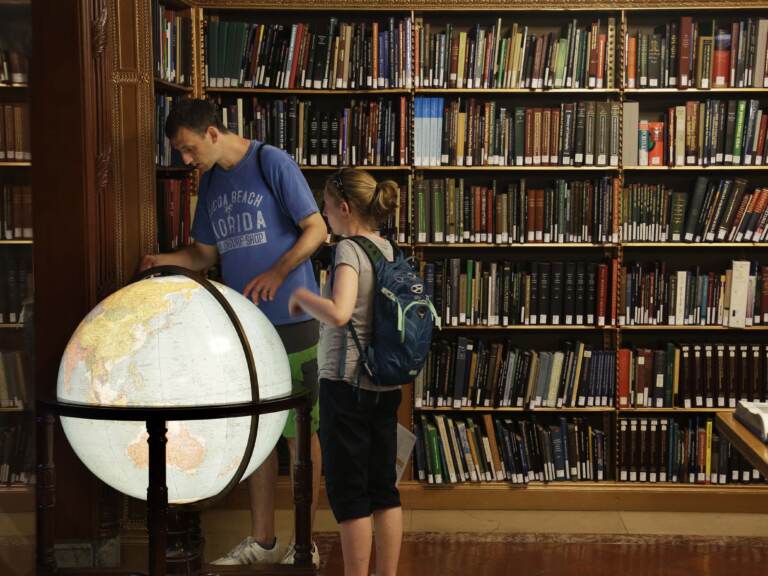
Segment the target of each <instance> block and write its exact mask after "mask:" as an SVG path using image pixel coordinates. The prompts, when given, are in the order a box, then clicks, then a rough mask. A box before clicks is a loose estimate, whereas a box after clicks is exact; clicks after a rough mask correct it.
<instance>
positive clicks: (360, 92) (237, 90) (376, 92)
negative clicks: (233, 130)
mask: <svg viewBox="0 0 768 576" xmlns="http://www.w3.org/2000/svg"><path fill="white" fill-rule="evenodd" d="M204 90H205V92H206V93H211V94H265V95H270V94H274V95H291V94H313V95H321V96H333V95H338V96H365V95H370V96H381V95H385V94H386V95H400V96H407V95H409V94H411V90H409V89H407V88H338V89H315V88H245V87H239V86H238V87H234V88H217V87H212V86H206V87H205V88H204Z"/></svg>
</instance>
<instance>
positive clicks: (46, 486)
mask: <svg viewBox="0 0 768 576" xmlns="http://www.w3.org/2000/svg"><path fill="white" fill-rule="evenodd" d="M158 275H160V276H165V275H182V276H186V277H188V278H190V279H192V280H194V281H195V282H197V283H198V284H200V285H201V286H202V287H203V288H204V289H205V290H206V291H207V292H208V293H209V294H210V295H211V296H212V297H213V298H214V299H215V300H216V301H217V302H218V303H219V304H220V305H221V307H222V308H223V309H224V312H225V313H226V314H227V316H228V317H229V320H230V322H231V323H232V326H233V327H234V328H235V330H236V332H237V336H238V339H239V340H240V343H241V345H242V347H243V353H244V355H245V360H246V364H247V366H248V374H249V376H250V384H251V398H252V401H250V402H241V403H234V404H215V405H207V406H200V405H195V406H131V407H115V406H101V405H94V404H82V403H77V402H66V401H61V400H51V399H41V400H40V401H39V402H38V412H37V414H38V418H37V422H38V454H37V479H38V484H37V496H38V512H37V520H38V542H37V564H38V569H39V570H40V571H41V573H43V574H46V573H50V571H51V570H53V571H54V572H55V561H54V556H53V552H52V550H53V532H52V524H51V523H50V522H49V519H48V516H49V515H50V512H51V511H52V510H53V508H54V505H55V492H54V487H53V479H54V468H53V458H52V451H53V443H52V440H53V418H52V415H59V416H66V417H71V418H84V419H96V420H117V421H144V422H146V427H147V435H148V438H147V444H148V446H149V460H148V468H149V485H148V487H147V530H148V532H149V574H150V576H165V574H166V573H167V572H166V554H167V552H168V548H167V544H168V487H167V486H166V450H165V449H166V443H167V438H166V432H167V430H166V422H169V421H180V420H181V421H184V420H215V419H218V418H231V417H236V416H251V428H250V433H249V436H248V442H247V445H246V449H245V450H244V454H243V457H242V458H241V460H240V464H239V466H238V468H237V470H236V472H235V474H234V475H233V476H232V478H231V479H230V481H229V483H228V484H227V486H226V487H225V488H224V489H223V490H222V491H221V493H220V494H218V495H217V496H214V497H213V498H209V499H207V500H204V501H202V502H197V503H196V505H197V506H201V505H203V506H204V505H207V504H211V503H212V502H214V501H216V500H218V499H220V498H221V497H223V496H224V495H225V494H226V493H228V492H229V491H230V490H231V489H232V488H233V487H234V486H235V485H237V484H238V483H239V482H240V480H241V479H242V477H243V474H244V472H245V470H246V468H247V465H248V463H249V462H250V459H251V454H252V451H253V447H254V445H255V442H256V433H257V430H258V423H259V416H260V415H261V414H269V413H273V412H281V411H285V410H288V409H290V408H294V409H295V412H296V462H295V463H294V491H293V493H294V510H295V531H296V552H295V556H294V562H295V564H294V565H280V566H279V567H269V570H270V573H275V572H280V573H291V574H314V573H315V570H314V567H313V565H312V561H311V554H310V546H311V543H310V540H311V526H310V518H311V516H310V506H311V498H312V497H311V494H312V462H311V457H310V411H311V409H312V406H311V396H310V394H309V390H307V389H306V388H304V387H302V386H298V387H294V389H293V391H292V393H291V394H290V395H286V396H281V397H277V398H270V399H267V400H261V399H260V398H259V386H258V378H257V374H256V366H255V363H254V360H253V354H252V353H251V347H250V344H249V342H248V337H247V336H246V334H245V331H244V330H243V327H242V325H241V324H240V321H239V319H238V317H237V315H236V314H235V312H234V310H233V309H232V307H231V305H230V304H229V302H228V301H227V300H226V298H225V297H224V296H223V295H222V293H221V292H220V291H219V289H217V288H216V287H215V286H214V285H213V284H212V283H211V282H210V281H208V280H207V279H206V278H205V277H203V276H201V275H199V274H197V273H195V272H192V271H190V270H187V269H185V268H180V267H178V266H160V267H157V268H151V269H149V270H146V271H144V272H142V273H141V274H139V276H138V277H137V278H136V280H137V281H139V280H143V279H145V278H148V277H151V276H158ZM172 552H173V551H172ZM224 572H226V573H229V574H251V573H259V572H263V571H262V570H255V571H254V570H250V569H242V568H237V569H235V570H230V569H225V570H221V569H219V567H215V569H214V570H213V572H206V573H210V574H219V573H224ZM112 573H113V574H114V573H116V572H112Z"/></svg>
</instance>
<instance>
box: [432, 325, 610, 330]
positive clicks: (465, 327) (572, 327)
mask: <svg viewBox="0 0 768 576" xmlns="http://www.w3.org/2000/svg"><path fill="white" fill-rule="evenodd" d="M616 329H617V327H616V326H584V325H581V324H579V325H575V324H543V325H542V324H510V325H508V326H483V325H479V326H469V325H461V326H443V327H441V330H447V331H454V330H457V331H458V330H510V331H511V330H537V331H548V330H551V331H557V330H579V331H590V330H616Z"/></svg>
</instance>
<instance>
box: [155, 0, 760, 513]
mask: <svg viewBox="0 0 768 576" xmlns="http://www.w3.org/2000/svg"><path fill="white" fill-rule="evenodd" d="M166 5H168V6H174V5H175V6H176V7H177V8H180V9H183V10H187V9H188V10H189V14H190V17H191V19H192V22H193V27H194V30H195V33H194V35H193V39H192V41H191V47H192V52H193V55H192V61H193V62H194V72H193V74H192V81H191V84H190V86H189V87H182V88H181V89H179V87H175V86H165V85H164V84H163V82H158V81H155V86H154V91H155V94H162V93H170V92H171V91H172V90H175V91H176V93H184V94H187V93H189V94H192V95H194V96H196V97H206V96H207V97H212V98H216V99H219V101H221V102H225V103H232V102H234V101H235V99H237V98H241V99H253V98H257V99H259V101H261V100H262V99H263V100H265V101H270V102H271V101H274V100H277V99H287V98H290V97H297V98H299V99H305V100H306V101H308V102H309V101H311V102H313V103H314V102H317V101H325V102H333V103H335V104H333V105H337V106H338V105H339V104H341V103H342V102H346V101H347V100H345V99H351V98H361V99H366V98H369V97H371V96H372V90H371V89H364V88H362V89H351V88H346V89H345V88H333V89H314V88H277V87H270V88H268V87H244V86H238V87H223V86H211V85H209V83H208V82H207V81H206V71H205V65H206V50H205V48H206V46H207V36H206V34H207V31H206V22H207V21H208V19H210V18H211V17H216V18H218V19H219V20H220V21H233V22H251V23H255V22H257V23H264V22H279V23H282V24H284V25H289V24H292V23H297V22H308V23H310V25H311V26H312V27H314V29H317V30H320V31H323V30H324V26H325V25H326V24H327V21H328V18H329V17H331V16H335V17H337V18H338V19H339V21H340V22H363V21H364V22H372V21H374V20H376V19H380V20H384V19H386V18H387V17H389V16H390V15H393V16H394V17H396V18H407V17H411V18H412V19H413V21H414V22H415V21H416V20H417V19H421V21H422V22H423V23H427V22H429V23H430V24H431V25H432V26H433V28H432V31H433V32H440V31H442V30H443V29H444V27H445V25H446V24H447V23H453V24H456V23H457V22H472V24H471V25H469V24H466V25H464V28H463V30H469V29H470V26H472V27H474V23H475V22H480V23H481V24H482V25H483V26H485V27H488V28H490V27H491V26H492V25H493V24H495V22H496V19H497V17H502V18H503V21H504V25H503V27H502V32H505V31H506V28H507V27H508V26H509V25H510V24H511V23H512V22H519V23H522V22H528V23H529V24H530V26H531V31H532V32H534V33H537V34H538V33H541V32H542V31H544V30H547V31H556V30H557V29H559V25H560V24H564V25H565V24H567V23H568V22H569V21H570V20H571V19H573V18H576V19H577V20H578V23H579V25H580V26H581V25H584V26H586V25H588V24H589V23H590V22H591V21H592V20H593V19H594V18H596V17H598V16H599V17H600V18H601V22H602V23H603V25H605V22H606V19H607V18H608V17H612V18H614V19H615V24H616V40H615V42H616V44H615V46H616V54H615V62H614V67H615V72H616V76H615V81H614V86H613V87H611V88H580V89H573V88H554V87H553V88H548V89H544V90H542V89H539V88H536V89H531V88H519V87H517V88H514V87H503V88H486V87H482V88H448V87H439V88H431V87H423V86H416V85H412V86H411V87H410V88H377V89H375V91H373V92H375V96H376V97H383V98H399V97H404V98H406V99H407V101H408V102H409V108H410V109H411V113H412V114H413V108H414V103H415V100H416V98H417V97H420V96H424V97H433V96H442V97H444V98H445V101H446V102H447V101H449V100H453V99H457V98H462V99H463V98H470V97H474V98H476V99H477V100H478V101H482V102H491V101H496V102H505V103H508V104H509V105H510V106H512V105H515V104H516V103H520V105H525V106H534V105H538V106H552V107H554V106H557V105H558V104H559V103H560V102H578V101H580V100H585V101H589V100H592V101H606V100H613V101H616V102H619V103H620V104H621V105H622V110H623V104H624V103H625V102H630V101H631V102H638V103H639V109H640V111H641V117H642V114H644V113H645V112H646V111H647V110H653V111H654V113H655V111H657V110H659V111H660V110H662V109H663V108H664V107H667V106H671V105H673V104H677V105H679V104H680V103H681V102H684V101H685V100H696V101H703V100H705V99H707V98H722V99H729V98H730V99H750V98H756V99H758V100H760V101H761V102H762V101H763V100H764V99H765V97H766V96H767V95H768V90H766V89H763V88H758V87H742V88H739V87H721V88H711V89H708V90H703V89H698V88H695V87H692V88H688V89H686V90H680V89H678V88H671V87H670V88H629V87H628V86H627V85H626V82H625V81H624V75H623V73H622V71H623V70H624V63H625V56H626V45H625V38H624V34H622V32H623V31H627V32H630V33H631V32H633V31H635V30H637V29H640V28H648V26H650V25H651V24H653V22H654V21H655V20H658V21H665V22H666V21H672V20H675V19H679V18H680V16H681V15H687V14H692V15H693V16H694V17H696V16H706V17H707V18H709V17H715V18H728V19H731V20H735V19H738V18H741V17H742V16H744V17H745V18H746V17H747V16H759V17H768V13H766V11H765V10H764V9H763V7H762V6H760V4H759V3H757V2H746V3H740V5H739V6H738V7H737V8H736V9H735V10H733V8H734V6H733V5H731V4H728V3H725V2H716V1H713V2H699V3H680V4H679V5H675V6H673V7H670V6H669V5H663V6H662V5H661V3H651V4H647V5H646V4H645V3H644V4H643V5H642V6H637V5H634V4H633V3H629V2H627V3H614V4H612V5H611V6H609V7H606V6H605V5H601V4H600V3H597V2H579V3H577V4H576V5H574V4H573V3H570V4H567V5H566V4H565V3H559V2H545V3H535V4H534V3H529V4H523V3H521V4H519V5H515V6H510V5H508V4H505V5H503V6H502V5H500V4H499V5H498V6H497V5H493V6H491V5H488V6H486V5H483V6H482V7H478V6H476V5H473V4H469V3H461V2H456V3H452V4H450V5H449V6H445V5H440V6H437V5H432V4H430V3H429V2H418V1H416V2H413V3H412V4H411V5H410V6H403V5H400V4H396V3H393V4H391V5H389V4H387V3H384V4H376V5H374V4H373V3H370V4H369V3H366V2H362V3H356V4H354V5H350V4H347V3H337V4H329V5H327V6H323V7H322V8H317V7H312V9H309V8H308V7H307V6H306V5H305V4H303V3H302V2H299V1H293V2H288V3H283V4H281V5H280V6H276V5H273V4H270V3H267V2H255V1H252V0H238V1H226V2H225V1H221V2H219V1H216V0H206V1H200V2H190V3H189V4H186V3H172V2H167V3H166ZM486 8H493V9H494V12H493V13H491V12H490V11H489V10H486ZM562 8H567V11H564V12H563V11H562ZM470 19H471V20H470ZM694 19H695V18H694ZM552 22H554V23H555V24H552ZM650 27H651V28H653V26H650ZM460 28H461V26H459V25H457V26H456V29H460ZM413 66H414V69H416V64H415V63H414V64H413ZM540 102H542V103H540ZM543 102H545V103H543ZM624 121H625V118H624V115H623V114H622V115H621V117H620V125H622V127H623V123H624ZM408 132H409V136H410V142H409V146H410V150H409V152H410V156H409V160H408V162H407V163H404V164H403V165H399V166H380V165H379V166H364V167H365V168H367V169H370V170H371V171H374V172H375V173H377V175H386V176H387V177H389V175H390V174H391V175H392V177H394V178H395V179H398V181H400V182H401V183H402V184H403V185H404V186H408V185H410V186H411V187H412V185H413V182H414V181H415V180H417V179H425V180H426V179H433V178H464V179H466V180H467V181H468V182H469V181H472V182H473V183H477V184H482V185H485V186H487V185H488V183H489V182H490V181H491V180H492V179H496V180H498V181H499V182H500V183H503V184H506V183H507V182H508V181H510V180H511V179H515V180H517V179H520V178H525V179H527V180H528V181H529V182H530V183H531V186H532V187H533V186H537V187H541V186H546V185H548V184H547V182H551V181H552V180H553V179H556V178H562V179H564V180H567V181H568V182H572V181H574V180H579V179H583V180H587V179H595V178H602V177H604V176H609V177H611V178H616V179H618V181H619V183H620V186H624V185H626V184H632V183H646V182H655V183H660V182H664V179H666V178H669V179H670V180H669V181H670V182H672V183H673V184H674V186H675V187H674V190H681V191H686V192H688V193H690V188H691V185H692V181H693V179H694V178H695V177H696V176H699V175H705V176H707V177H708V178H712V179H717V178H721V177H722V178H733V177H738V176H743V177H745V178H748V179H749V182H750V187H754V186H755V185H756V184H759V185H765V184H768V179H766V177H765V175H764V174H763V172H765V170H768V166H756V165H744V166H731V165H716V166H699V165H696V166H685V165H684V166H638V165H637V161H634V162H624V159H623V154H622V152H623V139H622V138H619V153H618V157H619V162H618V164H617V165H615V166H610V165H600V166H593V165H589V166H574V165H562V166H560V165H552V166H549V165H522V166H516V165H506V166H499V165H473V166H456V165H439V166H434V165H433V166H426V165H419V164H416V163H415V162H414V158H413V153H414V149H413V147H414V145H415V142H414V133H415V126H414V119H413V118H411V120H410V126H409V128H408ZM302 169H303V170H304V171H305V174H306V175H307V179H308V181H309V182H310V185H311V186H312V187H313V189H318V188H319V187H320V186H321V185H322V180H323V179H324V178H325V176H327V173H328V172H329V171H332V170H335V169H336V168H335V167H333V166H306V165H304V166H302ZM173 170H176V169H174V168H162V167H158V168H157V172H158V173H160V171H165V172H172V171H173ZM179 171H180V172H183V170H179ZM561 174H562V176H561ZM411 190H412V188H411ZM614 202H615V204H614V209H615V210H617V211H620V210H621V207H622V204H621V202H622V200H621V194H618V195H617V197H616V198H615V199H614ZM409 208H410V206H409ZM414 218H415V216H414V214H409V216H408V220H407V224H408V226H411V227H412V226H414V225H415V222H414ZM408 240H409V241H408V242H406V243H405V244H406V248H407V249H408V250H409V251H411V252H412V253H414V254H416V255H417V256H419V257H421V258H423V259H426V260H433V259H436V258H440V257H444V256H446V255H448V256H452V257H459V258H467V257H478V258H480V259H483V260H489V259H496V258H497V253H498V254H499V255H500V256H499V258H501V257H503V258H509V259H513V260H514V259H531V258H536V259H541V260H568V259H573V258H574V256H573V255H574V254H575V253H574V252H573V251H574V250H576V251H577V253H578V256H577V258H590V259H591V260H593V261H597V258H598V257H597V255H596V252H595V251H603V252H604V254H603V256H604V257H605V258H607V259H612V260H615V261H616V262H617V263H618V265H622V264H624V263H625V262H626V261H628V260H634V259H642V260H648V259H649V258H651V259H654V260H662V259H664V258H665V257H666V256H667V254H670V253H675V252H677V251H680V252H682V253H683V255H684V258H686V259H689V260H691V261H693V260H701V261H705V260H706V259H708V258H710V256H715V255H716V254H717V253H718V251H719V250H725V251H726V253H727V254H730V255H731V256H734V257H736V256H738V257H740V258H746V259H749V258H759V255H760V250H761V249H763V248H765V246H766V244H765V242H665V241H653V242H651V241H648V242H639V241H622V240H621V239H617V241H615V242H595V243H590V242H573V243H570V242H562V243H554V242H549V243H547V242H523V243H512V242H510V243H503V244H496V243H491V242H461V243H454V244H451V243H444V242H443V243H441V242H415V241H414V239H413V238H412V237H411V238H408ZM739 250H743V253H741V254H739V252H738V251H739ZM472 251H474V252H476V253H477V255H475V254H470V252H472ZM699 251H702V252H699ZM532 253H533V254H536V256H533V255H532ZM538 254H542V255H544V256H539V255H538ZM582 254H584V256H582ZM586 254H590V256H586ZM603 256H601V257H600V258H602V257H603ZM717 257H720V255H719V254H718V255H717ZM600 261H603V260H600ZM611 280H612V279H611ZM609 287H610V288H609V289H610V291H611V292H612V293H614V294H615V293H616V292H618V290H620V288H621V286H620V285H619V284H618V283H614V282H612V281H610V282H609ZM443 330H444V331H443V334H445V335H446V336H448V337H449V338H453V337H455V336H458V335H472V336H474V337H477V338H479V339H482V338H488V339H498V338H500V337H501V338H504V337H510V338H518V337H519V336H521V335H522V336H523V338H524V339H526V340H528V339H529V338H530V339H531V341H532V342H535V343H536V345H537V346H539V347H546V346H547V343H548V342H549V344H548V346H549V348H547V349H554V348H556V345H555V344H553V343H554V342H556V341H558V340H559V339H560V338H561V336H562V335H563V334H564V333H569V332H574V333H576V334H578V336H577V337H576V338H581V337H582V335H583V337H584V338H590V339H591V340H590V341H591V342H593V343H594V345H596V346H598V347H600V346H602V347H605V348H606V349H608V350H618V349H619V348H621V347H624V346H629V345H649V346H652V347H653V346H659V345H661V343H662V342H665V341H666V340H668V339H673V340H680V339H684V341H685V342H692V343H693V342H696V343H704V342H706V341H707V340H708V339H711V338H713V337H714V338H717V339H718V341H719V339H720V338H721V337H722V338H723V339H725V340H726V341H727V342H739V341H742V340H743V341H749V342H750V343H751V342H756V341H760V339H761V338H762V333H763V332H764V331H765V327H764V326H754V327H749V328H745V329H730V328H725V327H722V326H693V325H685V326H666V325H641V326H632V325H628V326H625V325H618V324H617V323H613V324H611V325H607V326H594V325H586V326H585V325H564V324H561V325H555V326H549V325H543V326H542V325H530V324H528V325H525V324H515V325H510V326H482V325H480V326H478V325H469V326H466V325H461V326H446V327H445V328H444V329H443ZM710 332H714V333H716V334H710ZM440 336H441V334H440V333H438V337H440ZM744 339H746V340H744ZM652 343H653V344H652ZM617 377H618V375H617ZM404 402H405V400H404ZM489 410H491V411H494V412H496V411H498V413H500V414H507V413H517V412H521V413H524V414H535V413H543V414H551V413H555V414H557V413H558V412H562V413H564V414H567V415H568V416H569V417H570V416H573V415H577V416H578V415H580V414H583V415H585V416H589V415H595V414H596V415H597V417H598V418H599V419H604V418H607V420H605V432H606V435H607V436H608V438H609V440H610V450H611V452H612V453H613V462H614V463H615V462H616V458H617V457H618V450H619V446H618V442H616V440H617V438H618V435H619V422H618V419H619V417H620V416H622V415H625V416H631V415H643V416H645V415H649V416H653V415H657V416H658V415H670V416H673V415H674V416H676V415H678V414H681V415H697V414H698V415H701V416H702V417H706V416H707V415H714V414H715V413H716V412H717V411H718V410H723V409H722V408H690V409H683V408H632V409H626V408H616V407H612V406H611V407H602V406H600V407H576V408H560V409H551V408H544V407H540V408H536V409H533V410H524V409H519V408H512V407H504V408H497V409H494V410H492V409H490V408H461V409H460V410H458V411H457V410H456V409H454V408H452V407H450V408H449V407H441V408H421V409H419V410H416V411H414V410H413V409H412V408H411V409H410V410H409V414H408V415H407V417H406V418H405V419H404V420H405V421H407V422H408V423H413V421H414V417H418V416H419V413H420V412H423V413H425V414H430V413H445V414H451V413H458V414H464V413H467V414H473V413H488V411H489ZM615 477H616V471H615V470H614V472H613V473H612V474H610V475H609V478H615ZM509 488H510V487H509V486H507V485H505V484H504V483H498V484H497V483H494V484H481V485H474V484H472V485H463V484H459V485H445V486H425V485H423V484H420V483H416V482H406V483H405V485H404V487H403V494H404V502H405V503H406V505H411V506H414V507H430V506H433V507H441V506H448V507H450V506H453V507H469V504H467V503H469V502H474V503H476V504H477V503H478V502H480V500H481V499H482V498H487V497H490V502H492V504H489V506H498V507H499V508H504V507H507V506H509V507H514V506H520V507H527V505H528V504H527V503H531V502H533V503H534V504H531V506H533V507H536V506H537V504H535V502H541V501H542V500H541V498H544V499H546V498H547V496H541V495H542V494H544V495H546V494H553V495H556V496H555V499H556V501H558V502H561V503H560V504H557V505H558V506H566V507H567V506H575V507H576V508H577V509H595V508H590V506H598V505H599V504H597V502H598V501H600V500H601V499H604V498H606V497H607V496H608V495H614V496H616V495H617V494H619V495H620V496H616V498H617V500H615V501H614V502H615V503H617V502H621V503H622V504H621V505H625V506H629V508H628V509H643V507H646V509H670V510H677V509H682V508H687V509H691V510H693V509H729V507H730V509H743V510H747V509H750V507H749V506H748V505H747V504H746V503H747V502H748V501H749V499H750V498H754V497H755V496H756V495H764V494H765V492H764V487H763V486H740V485H726V486H719V485H716V486H704V485H698V484H671V483H663V484H662V483H656V484H644V485H643V484H638V483H623V482H617V481H614V480H612V479H609V480H607V481H605V482H595V483H590V482H577V483H570V484H559V483H552V484H537V483H535V482H533V483H531V484H529V485H528V487H527V489H526V490H525V491H522V490H518V489H517V487H514V486H513V487H512V489H511V490H510V489H509ZM511 493H514V494H519V496H515V497H514V498H512V497H511V496H509V494H511ZM559 496H563V498H561V499H559V500H558V498H559ZM443 497H444V498H446V500H445V501H444V503H443V504H440V503H439V501H440V498H443ZM569 497H573V498H574V500H573V501H572V502H571V503H566V502H565V499H568V498H569ZM646 497H648V498H650V501H644V500H643V498H646ZM526 498H530V500H526ZM677 499H680V500H677ZM460 500H461V502H460ZM681 502H682V503H681ZM451 503H452V504H451ZM604 504H605V502H603V505H604ZM612 505H617V506H618V505H619V504H612ZM579 507H582V508H579ZM633 507H637V508H633Z"/></svg>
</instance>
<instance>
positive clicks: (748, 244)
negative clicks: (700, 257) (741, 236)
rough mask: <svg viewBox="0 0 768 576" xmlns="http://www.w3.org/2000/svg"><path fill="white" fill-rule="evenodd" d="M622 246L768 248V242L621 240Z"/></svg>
mask: <svg viewBox="0 0 768 576" xmlns="http://www.w3.org/2000/svg"><path fill="white" fill-rule="evenodd" d="M619 245H620V246H621V247H622V248H695V249H697V250H699V249H702V248H703V249H707V248H768V243H767V242H620V243H619Z"/></svg>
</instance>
